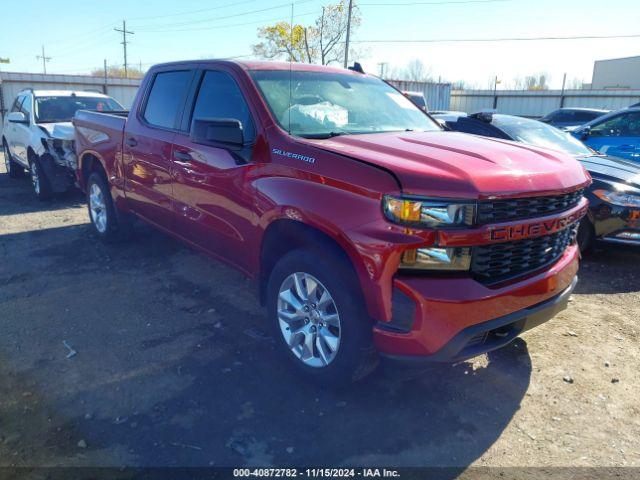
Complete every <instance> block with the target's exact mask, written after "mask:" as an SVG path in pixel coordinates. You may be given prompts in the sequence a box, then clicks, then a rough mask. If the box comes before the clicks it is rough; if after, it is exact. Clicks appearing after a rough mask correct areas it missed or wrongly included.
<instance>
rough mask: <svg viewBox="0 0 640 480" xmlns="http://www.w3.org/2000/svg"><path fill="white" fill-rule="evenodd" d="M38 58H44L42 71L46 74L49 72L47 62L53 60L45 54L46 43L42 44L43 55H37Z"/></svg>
mask: <svg viewBox="0 0 640 480" xmlns="http://www.w3.org/2000/svg"><path fill="white" fill-rule="evenodd" d="M36 58H37V59H38V60H42V71H43V73H44V74H45V75H46V74H47V62H48V61H49V60H51V57H47V56H46V55H45V54H44V45H42V55H36Z"/></svg>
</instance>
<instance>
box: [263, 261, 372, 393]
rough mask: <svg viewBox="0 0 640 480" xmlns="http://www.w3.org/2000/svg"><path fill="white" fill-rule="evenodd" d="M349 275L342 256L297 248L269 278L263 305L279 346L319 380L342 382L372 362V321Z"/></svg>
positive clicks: (355, 376) (359, 375)
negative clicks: (266, 296)
mask: <svg viewBox="0 0 640 480" xmlns="http://www.w3.org/2000/svg"><path fill="white" fill-rule="evenodd" d="M319 259H322V261H319ZM353 277H354V274H353V272H352V271H351V270H350V268H349V266H348V265H346V261H345V260H342V259H339V258H334V255H327V254H326V252H324V253H323V252H314V251H312V250H306V249H300V250H295V251H293V252H291V253H289V254H287V255H285V256H284V257H282V259H280V261H279V262H278V263H277V264H276V266H275V267H274V269H273V271H272V273H271V276H270V278H269V283H268V286H267V295H268V298H267V308H268V312H269V317H270V318H269V321H270V324H271V327H272V330H273V334H274V336H275V337H276V342H277V343H278V345H279V347H278V348H279V350H280V351H281V353H282V354H283V355H284V356H285V357H286V359H287V360H288V361H289V363H290V364H292V365H293V366H294V367H295V368H296V369H297V370H298V372H300V373H302V375H303V376H305V377H307V378H310V379H312V380H315V381H318V382H320V383H324V384H333V385H344V384H347V383H349V382H353V381H356V380H359V379H360V378H362V377H364V376H366V375H367V374H368V373H370V372H371V371H373V369H374V368H375V366H376V364H377V357H376V355H375V351H374V349H373V345H372V322H371V321H370V319H369V317H368V315H367V313H366V310H365V306H364V302H363V300H362V299H361V298H362V295H360V294H359V292H358V291H357V287H356V285H357V280H356V281H350V280H353Z"/></svg>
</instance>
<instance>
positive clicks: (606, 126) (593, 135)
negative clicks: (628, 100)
mask: <svg viewBox="0 0 640 480" xmlns="http://www.w3.org/2000/svg"><path fill="white" fill-rule="evenodd" d="M585 143H586V144H587V145H589V146H590V147H591V148H593V149H595V150H598V151H599V152H600V153H604V154H607V155H611V156H614V157H620V158H626V159H627V160H634V161H640V112H623V113H620V114H619V115H616V116H615V117H611V118H609V119H607V120H605V121H603V122H601V123H599V124H595V125H593V126H592V127H591V130H590V132H589V138H588V139H587V140H586V142H585Z"/></svg>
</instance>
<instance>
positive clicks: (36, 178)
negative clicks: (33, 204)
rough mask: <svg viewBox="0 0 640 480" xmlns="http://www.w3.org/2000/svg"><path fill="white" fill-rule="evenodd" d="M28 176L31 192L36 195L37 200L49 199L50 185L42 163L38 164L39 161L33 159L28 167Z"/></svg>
mask: <svg viewBox="0 0 640 480" xmlns="http://www.w3.org/2000/svg"><path fill="white" fill-rule="evenodd" d="M29 176H30V177H31V185H32V186H33V192H34V193H35V194H36V197H37V198H38V200H47V199H49V198H50V197H51V185H50V184H49V179H48V178H47V175H46V173H45V172H44V169H43V168H42V162H40V159H38V158H33V159H32V160H31V163H30V165H29Z"/></svg>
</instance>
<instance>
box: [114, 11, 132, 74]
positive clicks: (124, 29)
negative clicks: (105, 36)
mask: <svg viewBox="0 0 640 480" xmlns="http://www.w3.org/2000/svg"><path fill="white" fill-rule="evenodd" d="M114 30H115V31H116V32H122V46H123V47H124V78H129V71H128V69H127V34H129V35H133V34H134V32H130V31H129V30H127V22H126V21H124V20H122V29H119V28H114Z"/></svg>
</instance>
